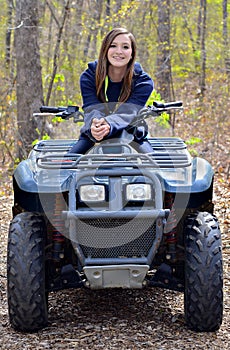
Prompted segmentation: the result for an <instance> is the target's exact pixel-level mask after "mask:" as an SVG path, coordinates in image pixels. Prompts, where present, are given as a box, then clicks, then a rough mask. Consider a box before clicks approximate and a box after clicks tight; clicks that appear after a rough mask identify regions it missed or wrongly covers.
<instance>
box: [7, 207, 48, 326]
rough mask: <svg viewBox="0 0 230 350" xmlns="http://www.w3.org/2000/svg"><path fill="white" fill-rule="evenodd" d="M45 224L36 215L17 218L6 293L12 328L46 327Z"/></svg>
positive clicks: (12, 230) (12, 229) (11, 238)
mask: <svg viewBox="0 0 230 350" xmlns="http://www.w3.org/2000/svg"><path fill="white" fill-rule="evenodd" d="M45 237H46V235H45V223H44V219H43V217H42V216H41V215H39V214H35V213H21V214H18V215H17V216H16V217H15V218H14V219H13V220H12V222H11V225H10V229H9V238H8V256H7V279H8V282H7V289H8V305H9V318H10V323H11V325H12V326H13V327H14V328H15V329H17V330H20V331H36V330H38V329H40V328H42V327H45V326H46V325H47V321H48V313H47V295H46V292H45V251H44V246H45V244H44V240H45Z"/></svg>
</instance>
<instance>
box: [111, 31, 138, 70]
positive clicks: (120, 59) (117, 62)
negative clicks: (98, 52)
mask: <svg viewBox="0 0 230 350" xmlns="http://www.w3.org/2000/svg"><path fill="white" fill-rule="evenodd" d="M107 58H108V61H109V63H110V64H111V65H112V66H114V67H117V68H121V67H124V66H127V64H128V63H129V61H130V59H131V58H132V43H131V40H130V38H129V36H128V34H119V35H117V36H116V38H115V39H114V40H113V42H112V43H111V45H110V47H109V49H108V53H107Z"/></svg>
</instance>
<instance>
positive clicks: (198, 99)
mask: <svg viewBox="0 0 230 350" xmlns="http://www.w3.org/2000/svg"><path fill="white" fill-rule="evenodd" d="M0 8H1V12H0V65H1V69H0V334H1V340H0V348H1V349H4V350H6V349H18V348H20V349H27V350H28V349H29V350H30V349H31V350H32V349H34V348H36V349H76V348H77V349H84V350H85V349H94V348H95V349H98V348H99V347H100V348H103V349H118V348H119V349H125V350H127V349H145V348H149V349H156V350H157V349H159V350H163V349H172V348H177V349H182V348H183V349H189V350H191V349H192V350H193V349H194V350H195V349H196V350H197V349H202V350H204V349H212V350H219V349H226V350H227V349H229V343H230V312H229V310H230V259H229V257H230V195H229V193H230V160H229V158H230V157H229V156H230V147H229V146H230V118H229V109H230V98H229V90H230V47H229V45H230V43H229V30H230V29H229V28H230V18H229V13H230V4H229V2H228V0H149V1H147V0H142V1H138V0H136V1H134V0H128V1H126V0H117V1H113V0H107V1H102V0H84V1H83V0H65V1H64V0H57V1H56V0H40V1H38V0H7V1H5V0H0ZM114 26H125V27H128V29H129V30H130V31H132V32H133V33H134V35H135V37H136V40H137V45H138V61H140V62H141V64H142V66H143V68H144V69H145V70H146V71H147V72H148V73H149V74H150V75H151V76H152V78H153V79H154V82H155V88H156V93H155V96H156V99H159V100H161V99H163V100H165V101H172V100H182V101H183V105H184V109H183V112H180V113H178V114H176V115H171V119H170V123H171V128H170V129H169V130H167V132H170V133H171V134H172V135H176V136H179V137H181V138H182V139H184V140H185V141H186V142H187V144H188V147H189V149H190V151H191V153H192V154H193V155H198V156H201V157H204V158H206V159H207V160H208V161H209V162H210V163H211V164H212V166H213V169H214V171H215V182H214V191H215V195H214V198H213V201H214V204H215V213H216V214H217V216H218V220H219V223H220V227H221V232H222V243H223V261H224V296H225V299H224V320H223V324H222V326H221V328H220V330H219V331H218V332H215V333H212V334H210V333H193V332H191V331H189V330H188V329H187V328H186V326H185V323H184V318H183V296H182V295H180V294H178V293H176V292H171V291H166V290H165V291H162V290H161V289H160V290H158V289H156V290H155V291H154V292H153V291H152V290H151V291H146V293H142V291H130V292H129V295H128V297H129V302H127V292H124V291H123V292H108V293H107V292H105V291H102V292H101V293H99V294H98V295H97V296H96V299H95V295H94V294H93V293H90V292H87V291H85V290H81V291H80V292H78V293H76V291H75V290H73V291H72V290H69V291H64V292H62V291H61V292H59V293H57V294H56V293H54V294H52V295H51V296H49V304H50V310H49V311H50V319H51V324H50V326H49V327H48V328H47V329H44V330H42V331H41V332H39V333H36V334H28V335H25V334H20V333H17V332H15V331H13V329H12V328H11V327H10V324H9V319H8V309H7V292H6V290H7V288H6V284H7V279H6V255H7V235H8V227H9V222H10V219H11V205H12V202H13V193H12V183H11V177H10V175H11V174H12V172H13V169H14V167H15V166H16V164H17V163H18V161H19V160H20V159H22V158H25V157H26V155H27V153H28V151H29V150H30V149H31V147H32V143H33V142H34V141H35V140H36V139H40V138H48V137H51V138H53V137H60V138H76V137H77V134H78V129H79V126H78V125H75V126H73V123H72V122H71V121H68V122H63V123H58V122H52V119H45V118H40V119H39V118H34V117H33V113H34V112H38V111H39V107H40V106H41V105H42V104H48V105H56V106H60V105H70V104H73V105H81V103H82V102H81V96H80V89H79V76H80V74H81V72H82V71H83V70H84V69H85V68H86V66H87V62H88V61H91V60H94V59H95V58H97V55H98V51H99V48H100V44H101V39H102V37H103V36H104V34H105V33H107V32H108V30H110V29H111V28H112V27H114ZM148 124H149V126H150V131H152V130H154V128H152V121H151V120H149V121H148ZM73 311H74V312H73Z"/></svg>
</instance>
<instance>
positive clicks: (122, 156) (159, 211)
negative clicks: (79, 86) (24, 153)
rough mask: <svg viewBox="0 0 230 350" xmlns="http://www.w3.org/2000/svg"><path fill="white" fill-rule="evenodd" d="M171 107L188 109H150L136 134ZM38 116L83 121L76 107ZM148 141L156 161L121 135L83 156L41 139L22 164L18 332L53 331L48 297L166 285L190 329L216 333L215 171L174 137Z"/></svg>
mask: <svg viewBox="0 0 230 350" xmlns="http://www.w3.org/2000/svg"><path fill="white" fill-rule="evenodd" d="M175 108H182V103H181V102H171V103H159V102H154V103H153V105H152V106H149V107H146V108H143V109H142V110H140V111H139V113H138V115H137V117H136V119H135V121H134V125H132V128H133V126H134V129H135V125H139V123H141V122H142V121H143V120H145V119H147V118H149V117H153V118H155V117H158V116H160V115H162V113H163V112H167V113H168V112H169V111H170V110H173V109H175ZM41 114H42V115H46V114H54V115H57V116H61V117H62V118H63V119H69V118H70V117H73V118H74V121H75V122H79V121H81V122H82V121H83V118H84V115H83V113H82V112H80V110H79V108H78V107H77V106H69V107H49V106H43V107H41ZM135 123H136V124H135ZM130 135H131V137H130ZM148 140H149V142H150V143H151V146H152V153H147V154H143V153H138V152H137V151H136V150H135V148H134V147H133V139H132V134H131V133H130V132H129V131H127V130H125V131H124V134H123V135H122V137H120V138H118V139H116V140H115V139H114V140H107V141H104V142H101V143H99V144H96V145H95V146H94V147H93V148H92V149H91V150H90V151H89V152H88V153H87V154H84V155H82V154H71V153H69V150H70V149H71V147H72V146H73V144H74V142H75V140H42V141H39V142H37V143H36V145H35V146H34V147H33V149H32V151H31V152H30V154H29V156H28V159H26V160H23V161H22V162H21V163H20V164H19V165H18V166H17V168H16V169H15V171H14V174H13V188H14V204H13V219H12V221H11V223H10V228H9V239H8V257H7V280H8V283H7V285H8V306H9V319H10V323H11V325H12V326H13V328H15V329H16V330H20V331H26V332H32V331H37V330H39V329H41V328H43V327H45V326H47V324H48V294H49V293H50V292H52V291H57V290H62V289H66V288H90V289H92V290H98V289H106V288H126V289H128V288H131V289H143V293H144V290H145V289H146V288H150V287H160V288H166V289H170V290H175V291H179V292H182V293H184V313H185V320H186V324H187V326H188V327H189V328H190V329H191V330H193V331H206V332H210V331H216V330H218V329H219V327H220V326H221V323H222V314H223V268H222V248H221V233H220V229H219V225H218V221H217V218H216V217H215V216H214V215H213V210H214V205H213V201H212V196H213V178H214V174H213V170H212V168H211V165H210V164H209V163H208V162H207V161H206V160H204V159H201V158H199V157H195V158H192V156H191V155H190V153H189V152H188V150H187V146H186V144H185V143H184V141H183V140H182V139H180V138H178V137H152V138H151V137H149V138H148ZM153 317H154V314H153Z"/></svg>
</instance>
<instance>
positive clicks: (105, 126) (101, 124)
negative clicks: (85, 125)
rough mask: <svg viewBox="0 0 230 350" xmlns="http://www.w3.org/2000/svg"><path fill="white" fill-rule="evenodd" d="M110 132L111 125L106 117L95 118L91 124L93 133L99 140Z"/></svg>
mask: <svg viewBox="0 0 230 350" xmlns="http://www.w3.org/2000/svg"><path fill="white" fill-rule="evenodd" d="M109 132H110V125H109V123H107V121H106V120H105V118H101V119H97V118H93V121H92V124H91V134H92V136H93V137H94V138H95V140H97V141H101V140H103V138H104V137H105V136H107V135H108V134H109Z"/></svg>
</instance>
